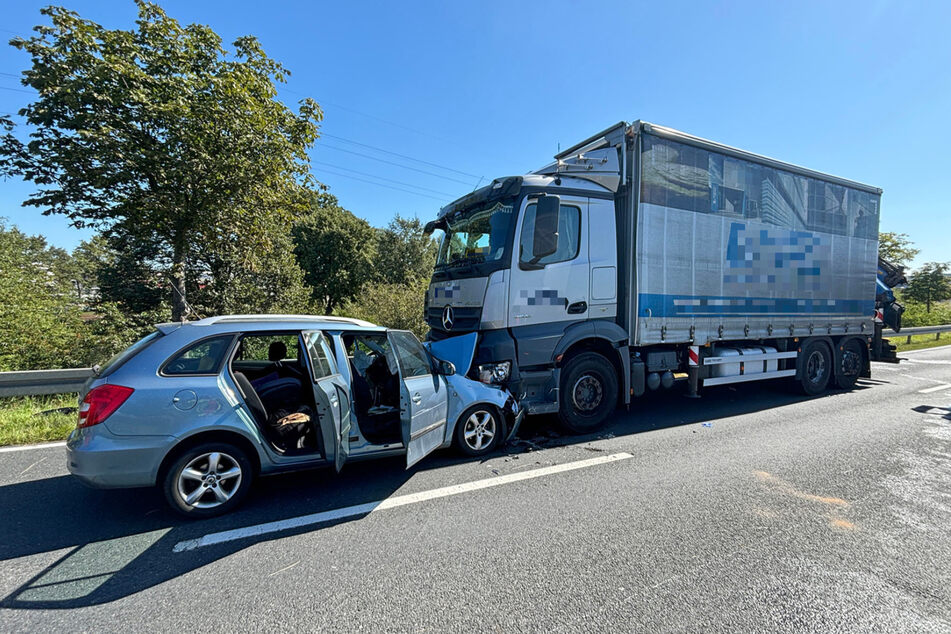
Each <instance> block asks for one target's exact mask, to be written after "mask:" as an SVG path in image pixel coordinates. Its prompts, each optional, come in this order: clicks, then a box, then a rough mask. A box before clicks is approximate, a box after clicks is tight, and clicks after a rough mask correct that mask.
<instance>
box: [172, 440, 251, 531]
mask: <svg viewBox="0 0 951 634" xmlns="http://www.w3.org/2000/svg"><path fill="white" fill-rule="evenodd" d="M253 477H254V474H253V469H252V467H251V461H250V460H249V459H248V457H247V455H246V454H245V452H244V451H242V450H241V449H239V448H238V447H235V446H234V445H231V444H228V443H219V442H213V443H205V444H202V445H198V446H197V447H192V448H190V449H187V450H186V451H184V452H183V453H182V454H181V455H180V456H179V457H178V458H177V459H176V460H175V462H173V463H172V465H171V467H170V468H169V469H168V472H167V473H166V474H165V480H164V483H163V489H164V492H165V499H166V501H167V502H168V503H169V505H170V506H171V507H172V508H173V509H175V510H176V511H178V512H179V513H181V514H182V515H186V516H188V517H213V516H215V515H221V514H223V513H227V512H229V511H231V510H233V509H234V508H235V507H237V506H238V505H239V504H241V501H242V500H243V499H244V496H245V495H247V493H248V489H250V487H251V480H252V478H253Z"/></svg>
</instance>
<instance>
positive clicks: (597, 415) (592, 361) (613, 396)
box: [558, 352, 618, 434]
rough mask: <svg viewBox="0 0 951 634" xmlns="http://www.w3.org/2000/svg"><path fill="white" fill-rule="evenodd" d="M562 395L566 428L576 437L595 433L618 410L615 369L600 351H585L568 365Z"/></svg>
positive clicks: (560, 393)
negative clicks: (576, 435)
mask: <svg viewBox="0 0 951 634" xmlns="http://www.w3.org/2000/svg"><path fill="white" fill-rule="evenodd" d="M558 393H559V397H558V398H559V400H560V403H559V408H558V418H559V419H560V420H561V424H562V426H564V427H565V429H567V430H568V431H570V432H572V433H575V434H586V433H589V432H592V431H595V430H596V429H599V428H600V427H601V426H602V425H604V423H605V422H606V421H607V419H608V417H609V416H610V415H611V413H612V412H613V411H614V409H615V408H616V407H617V400H618V381H617V375H616V374H615V372H614V366H612V365H611V362H610V361H608V360H607V359H605V358H604V357H602V356H601V355H600V354H598V353H596V352H583V353H581V354H579V355H578V356H576V357H574V358H572V359H570V360H569V361H568V362H567V363H566V364H565V368H564V369H563V370H562V373H561V386H560V389H559V391H558Z"/></svg>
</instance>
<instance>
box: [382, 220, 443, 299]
mask: <svg viewBox="0 0 951 634" xmlns="http://www.w3.org/2000/svg"><path fill="white" fill-rule="evenodd" d="M378 240H379V247H378V248H377V258H376V270H377V272H378V275H379V277H380V279H381V280H382V281H383V282H385V283H389V284H406V283H409V282H411V281H413V282H415V281H416V280H420V279H429V276H430V275H432V272H433V265H434V264H435V263H436V251H437V250H438V248H439V247H438V244H437V243H436V241H435V240H433V239H432V238H431V237H430V236H426V235H423V224H422V223H421V222H420V221H419V219H418V218H403V217H402V216H400V215H399V214H396V216H395V217H394V218H393V219H392V220H391V221H390V223H389V224H388V225H387V226H386V227H385V228H384V229H381V230H380V232H379V235H378Z"/></svg>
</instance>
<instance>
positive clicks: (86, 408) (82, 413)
mask: <svg viewBox="0 0 951 634" xmlns="http://www.w3.org/2000/svg"><path fill="white" fill-rule="evenodd" d="M134 391H135V390H133V389H132V388H131V387H124V386H122V385H100V386H99V387H94V388H93V389H91V390H89V393H88V394H86V398H84V399H83V402H82V405H80V406H79V423H78V424H77V425H76V426H77V427H92V426H93V425H98V424H99V423H101V422H102V421H104V420H106V419H107V418H109V417H110V416H111V415H112V413H113V412H114V411H116V410H117V409H119V406H120V405H122V404H123V403H125V401H126V399H127V398H129V397H130V396H131V395H132V392H134Z"/></svg>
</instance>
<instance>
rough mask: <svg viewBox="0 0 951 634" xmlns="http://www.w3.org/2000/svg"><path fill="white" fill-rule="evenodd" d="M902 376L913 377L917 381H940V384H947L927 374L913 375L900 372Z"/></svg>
mask: <svg viewBox="0 0 951 634" xmlns="http://www.w3.org/2000/svg"><path fill="white" fill-rule="evenodd" d="M902 376H904V377H907V378H909V379H915V380H918V381H928V382H929V383H941V384H942V385H947V384H946V383H945V382H944V381H940V380H938V379H932V378H930V377H927V376H915V375H913V374H902Z"/></svg>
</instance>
